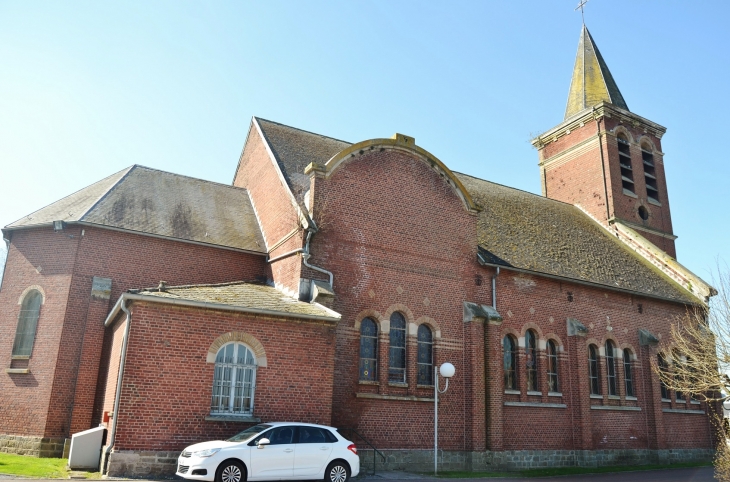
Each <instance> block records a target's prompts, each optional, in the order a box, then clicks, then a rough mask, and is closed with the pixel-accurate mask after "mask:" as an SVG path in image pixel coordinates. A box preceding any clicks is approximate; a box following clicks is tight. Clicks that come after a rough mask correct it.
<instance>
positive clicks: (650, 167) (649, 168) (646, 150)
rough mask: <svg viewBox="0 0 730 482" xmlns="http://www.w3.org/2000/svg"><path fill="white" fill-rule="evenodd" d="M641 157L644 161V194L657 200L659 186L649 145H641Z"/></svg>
mask: <svg viewBox="0 0 730 482" xmlns="http://www.w3.org/2000/svg"><path fill="white" fill-rule="evenodd" d="M641 159H642V160H643V161H644V181H645V182H646V196H647V197H648V198H649V199H652V200H654V201H656V202H659V186H658V185H657V181H656V169H655V168H654V154H653V152H652V149H651V147H649V146H647V145H646V144H642V145H641Z"/></svg>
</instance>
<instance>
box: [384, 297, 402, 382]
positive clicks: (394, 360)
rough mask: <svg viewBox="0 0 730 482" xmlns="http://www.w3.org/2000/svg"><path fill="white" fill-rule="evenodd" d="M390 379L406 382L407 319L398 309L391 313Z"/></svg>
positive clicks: (391, 380)
mask: <svg viewBox="0 0 730 482" xmlns="http://www.w3.org/2000/svg"><path fill="white" fill-rule="evenodd" d="M389 355H390V356H389V357H388V381H389V382H397V383H405V382H406V319H405V318H404V317H403V315H402V314H400V313H398V312H397V311H396V312H395V313H393V314H392V315H390V352H389Z"/></svg>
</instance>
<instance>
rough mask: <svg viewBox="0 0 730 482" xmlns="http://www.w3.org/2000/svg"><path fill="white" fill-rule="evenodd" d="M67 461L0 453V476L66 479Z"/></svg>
mask: <svg viewBox="0 0 730 482" xmlns="http://www.w3.org/2000/svg"><path fill="white" fill-rule="evenodd" d="M67 465H68V460H67V459H48V458H43V459H42V458H38V457H29V456H26V455H15V454H5V453H0V474H12V475H23V476H25V477H34V478H38V479H66V478H68V470H67V469H66V466H67Z"/></svg>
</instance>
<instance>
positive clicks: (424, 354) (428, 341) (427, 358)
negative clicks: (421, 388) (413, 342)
mask: <svg viewBox="0 0 730 482" xmlns="http://www.w3.org/2000/svg"><path fill="white" fill-rule="evenodd" d="M416 383H417V384H418V385H433V334H432V333H431V328H429V327H428V326H427V325H420V326H419V327H418V381H417V382H416Z"/></svg>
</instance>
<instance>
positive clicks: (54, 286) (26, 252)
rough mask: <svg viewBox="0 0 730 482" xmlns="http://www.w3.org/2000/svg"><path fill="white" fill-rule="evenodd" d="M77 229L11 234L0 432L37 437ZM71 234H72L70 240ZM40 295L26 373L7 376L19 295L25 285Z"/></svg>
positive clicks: (0, 343) (1, 294) (2, 317)
mask: <svg viewBox="0 0 730 482" xmlns="http://www.w3.org/2000/svg"><path fill="white" fill-rule="evenodd" d="M78 234H79V230H75V229H69V230H67V231H66V232H64V233H54V232H53V229H52V228H45V229H28V230H21V231H15V232H13V233H12V239H11V243H10V249H9V252H8V260H7V265H6V268H5V277H4V280H3V285H2V288H1V289H0V307H1V308H0V333H2V336H0V360H2V364H3V369H2V370H0V407H1V408H0V433H3V434H15V435H28V436H43V435H44V433H45V427H46V421H47V418H48V411H49V408H50V406H49V403H50V399H51V387H52V385H53V380H54V377H55V376H56V375H59V376H63V370H59V369H57V368H56V363H57V360H58V359H59V358H62V356H63V351H64V350H65V347H64V349H60V347H62V346H63V345H61V344H60V340H61V338H62V331H63V328H64V318H65V316H66V307H67V300H68V298H69V290H70V287H71V277H72V272H73V265H74V262H75V259H76V253H77V248H78V243H79V237H78ZM70 235H74V238H70V237H69V236H70ZM33 285H37V286H40V287H41V288H42V290H43V292H44V293H45V303H44V304H43V305H42V306H41V312H40V318H39V319H38V325H37V328H36V337H35V343H34V346H33V352H32V354H31V358H30V360H28V361H27V362H26V363H27V367H28V368H29V369H30V373H29V374H8V373H6V372H5V368H10V367H11V358H10V357H11V353H12V348H13V342H14V340H15V331H16V328H17V326H18V313H19V311H20V305H19V304H18V301H19V300H20V297H21V294H22V293H23V292H24V290H25V289H26V288H28V287H29V286H33Z"/></svg>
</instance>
